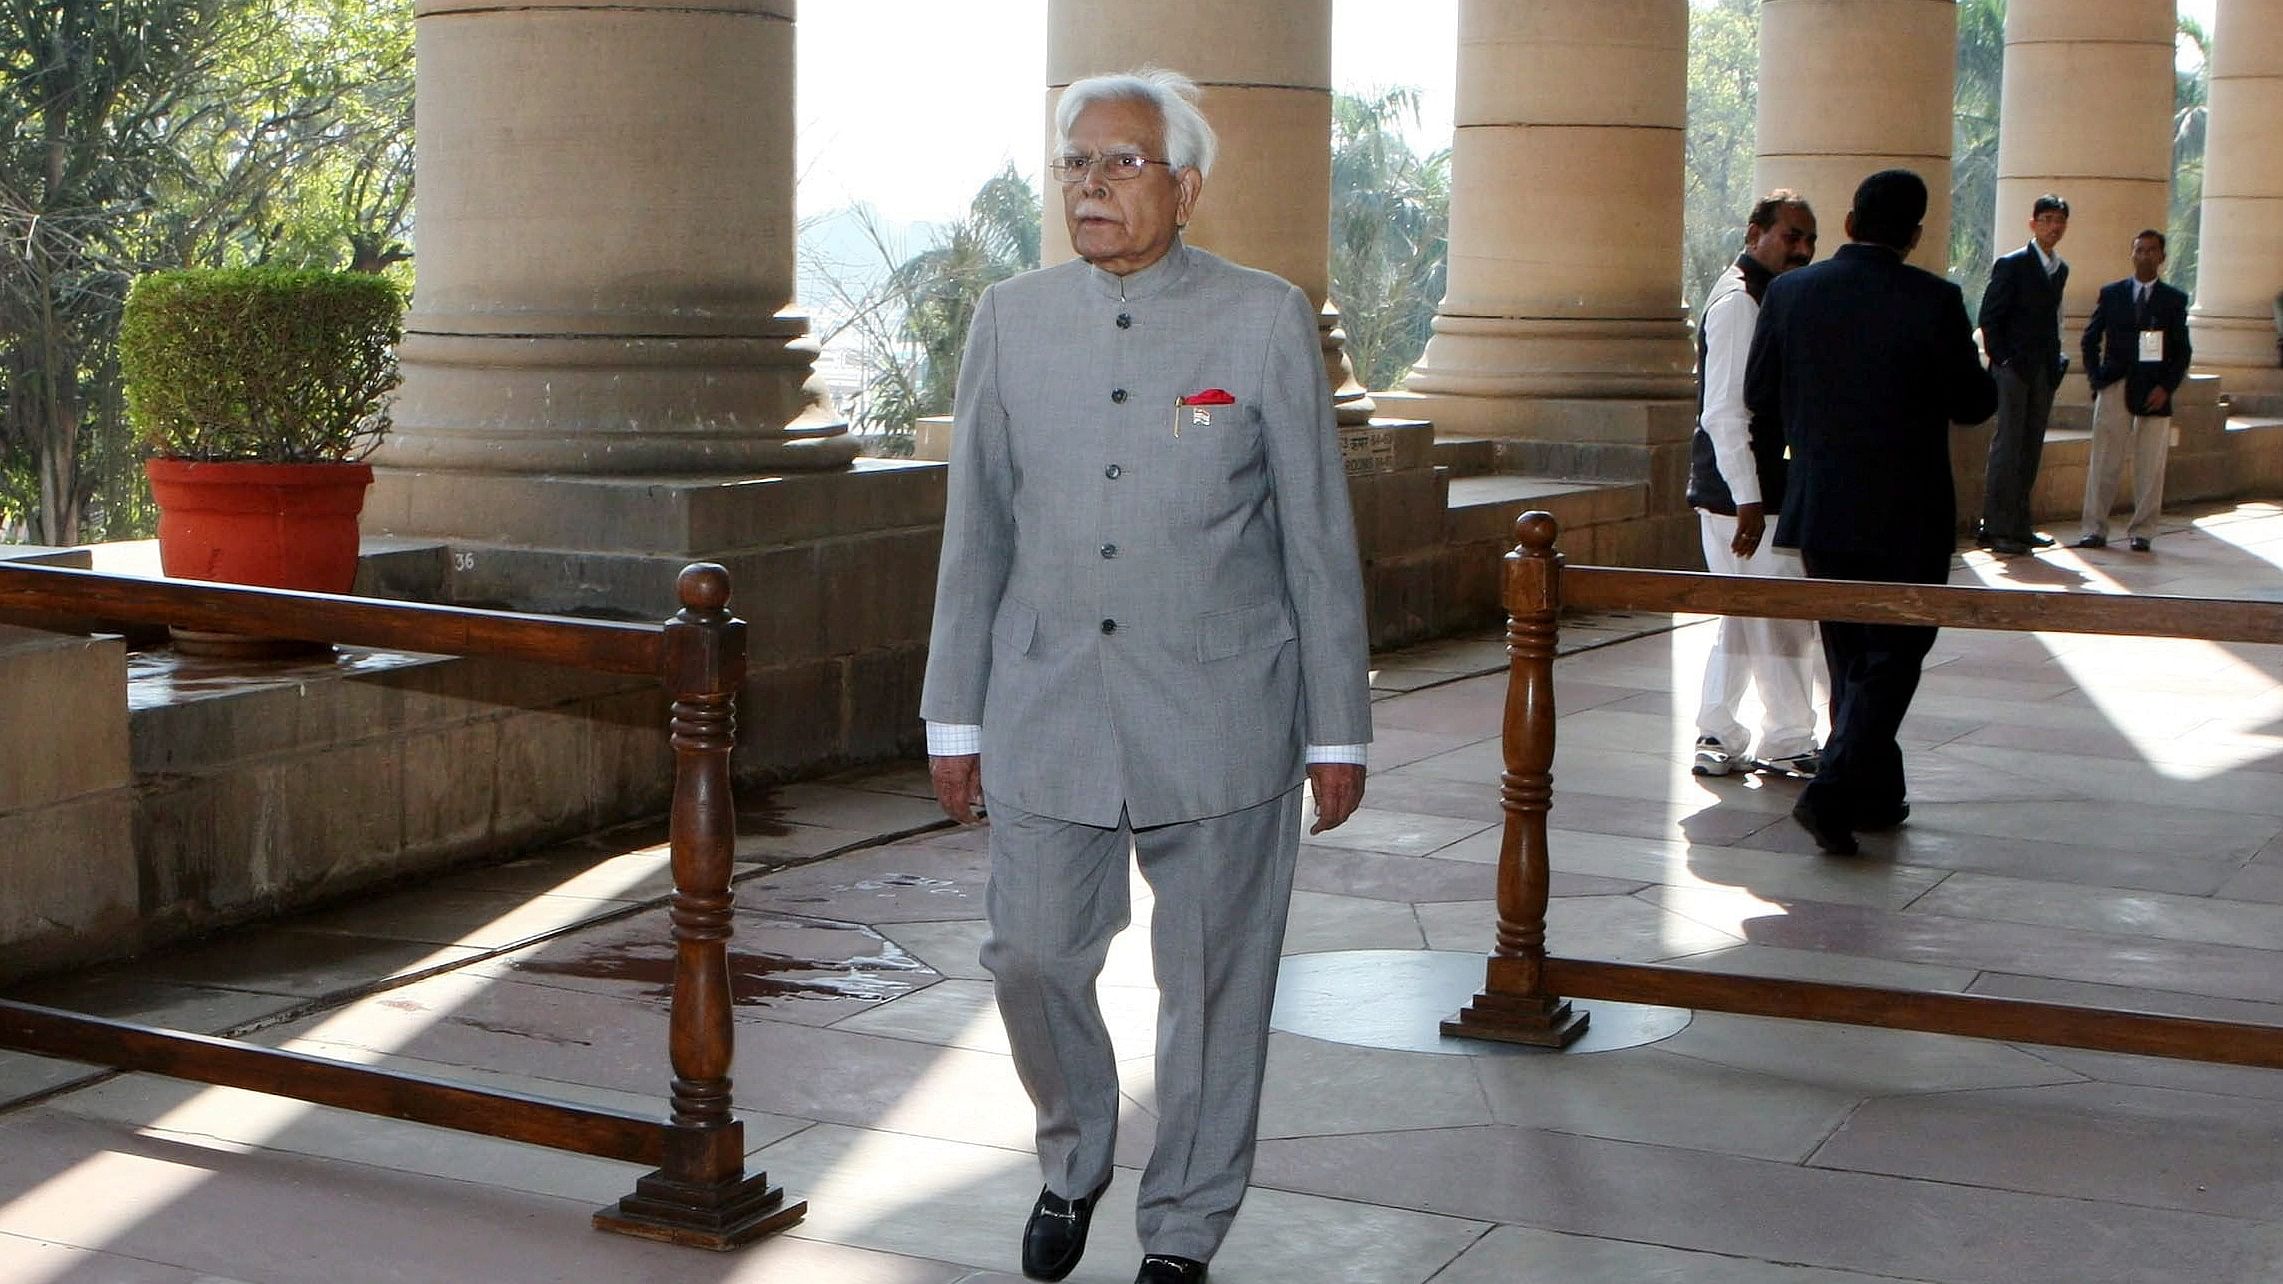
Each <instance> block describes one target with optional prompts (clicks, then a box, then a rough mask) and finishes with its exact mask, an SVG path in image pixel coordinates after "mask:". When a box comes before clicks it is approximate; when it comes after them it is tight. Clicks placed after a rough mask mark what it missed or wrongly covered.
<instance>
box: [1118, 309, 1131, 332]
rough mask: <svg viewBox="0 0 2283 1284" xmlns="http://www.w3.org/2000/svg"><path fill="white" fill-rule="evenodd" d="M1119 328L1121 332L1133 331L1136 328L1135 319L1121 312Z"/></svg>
mask: <svg viewBox="0 0 2283 1284" xmlns="http://www.w3.org/2000/svg"><path fill="white" fill-rule="evenodd" d="M1118 328H1119V329H1120V330H1131V329H1133V328H1134V319H1133V317H1131V316H1130V315H1128V314H1126V313H1124V312H1120V313H1119V314H1118Z"/></svg>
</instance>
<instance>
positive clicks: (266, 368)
mask: <svg viewBox="0 0 2283 1284" xmlns="http://www.w3.org/2000/svg"><path fill="white" fill-rule="evenodd" d="M403 333H404V294H403V291H402V290H401V289H400V288H399V287H398V286H397V285H396V284H395V283H394V282H391V281H389V280H387V279H385V278H382V277H378V276H373V275H370V274H367V273H362V272H321V271H306V270H287V269H280V268H229V269H220V270H214V269H186V270H181V271H173V272H154V273H152V274H150V275H148V276H145V277H142V278H141V279H139V280H137V281H136V282H135V288H134V290H133V291H132V292H131V293H130V294H129V295H128V296H127V306H126V310H125V312H124V313H123V314H122V315H121V318H120V323H119V366H120V371H121V373H122V375H123V376H124V377H125V382H126V391H127V413H128V416H129V417H130V418H131V419H132V420H133V422H134V425H135V429H136V431H137V432H138V433H140V434H141V436H142V438H143V441H144V442H145V443H146V444H147V445H148V446H149V447H150V448H151V451H152V453H154V454H159V455H166V456H171V457H173V458H177V459H213V460H223V459H233V460H246V461H254V462H260V463H271V464H300V463H325V462H333V461H340V460H353V459H361V458H363V457H364V455H365V454H366V453H367V452H369V451H370V450H371V449H372V448H373V447H374V446H375V445H378V444H379V442H380V439H381V436H382V434H384V433H386V432H387V431H388V428H389V401H390V394H391V393H392V392H394V391H395V389H396V386H397V384H398V383H399V382H400V377H399V375H398V374H397V369H396V343H397V340H398V339H399V338H401V337H402V336H403Z"/></svg>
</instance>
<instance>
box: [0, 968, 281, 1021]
mask: <svg viewBox="0 0 2283 1284" xmlns="http://www.w3.org/2000/svg"><path fill="white" fill-rule="evenodd" d="M136 966H137V964H136V962H135V961H134V960H129V961H127V962H125V963H121V964H117V965H114V966H112V967H106V968H98V969H96V970H94V971H91V972H81V973H77V974H74V975H65V976H60V977H50V978H47V979H45V980H40V981H31V982H26V983H24V984H22V985H18V986H14V987H11V988H10V989H9V990H7V991H6V997H7V998H11V999H15V1000H17V1001H19V1002H23V1003H37V1004H40V1005H41V1006H43V1007H50V1008H62V1009H64V1010H65V1011H67V1012H85V1013H87V1014H88V1015H90V1016H100V1017H110V1018H112V1019H113V1020H117V1021H132V1022H134V1023H136V1024H137V1025H151V1026H158V1027H159V1028H161V1029H167V1030H188V1031H190V1032H192V1033H194V1034H220V1033H221V1032H222V1031H224V1030H228V1029H230V1028H232V1027H234V1026H238V1025H243V1024H245V1023H246V1022H249V1021H257V1020H260V1019H261V1018H263V1017H266V1016H270V1015H272V1014H274V1013H278V1012H283V1011H285V1010H286V1009H288V1008H292V1007H295V1006H298V1005H299V1004H300V1003H302V1002H303V1000H301V999H299V998H295V997H292V996H288V995H280V994H256V993H253V992H251V991H248V990H222V989H208V988H205V987H201V986H190V985H168V984H164V983H162V982H155V981H150V980H147V979H145V978H143V977H141V976H139V975H137V973H136V970H135V969H136Z"/></svg>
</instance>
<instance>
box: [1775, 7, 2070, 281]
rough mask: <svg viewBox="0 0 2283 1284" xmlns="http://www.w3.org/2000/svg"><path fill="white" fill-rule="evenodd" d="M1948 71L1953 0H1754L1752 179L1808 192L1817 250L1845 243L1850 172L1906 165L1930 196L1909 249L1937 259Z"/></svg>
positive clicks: (1943, 209)
mask: <svg viewBox="0 0 2283 1284" xmlns="http://www.w3.org/2000/svg"><path fill="white" fill-rule="evenodd" d="M2072 2H2073V0H2059V3H2064V4H2065V3H2072ZM1957 78H1958V6H1957V3H1956V0H1763V2H1762V4H1761V6H1760V111H1759V163H1758V165H1757V166H1755V167H1754V171H1753V173H1754V178H1753V183H1754V185H1755V186H1756V187H1757V188H1758V189H1759V190H1760V191H1763V192H1765V191H1767V190H1769V189H1770V188H1775V187H1789V188H1791V189H1792V190H1794V191H1797V192H1800V193H1801V194H1803V195H1805V196H1806V197H1807V199H1808V202H1809V204H1811V205H1813V206H1815V214H1816V220H1817V222H1818V223H1819V224H1820V226H1821V228H1822V236H1823V244H1822V247H1821V248H1820V249H1818V251H1817V257H1819V258H1820V257H1823V256H1825V255H1828V254H1829V253H1830V251H1831V250H1833V249H1835V248H1837V247H1838V246H1840V245H1843V244H1845V243H1846V240H1847V233H1846V217H1847V210H1848V207H1849V206H1850V205H1852V204H1853V203H1854V198H1855V186H1856V184H1858V183H1860V182H1862V181H1863V179H1864V178H1865V177H1867V176H1869V175H1871V174H1873V173H1876V172H1878V171H1879V170H1882V169H1908V170H1914V171H1916V172H1917V174H1918V176H1919V177H1921V178H1923V179H1925V180H1926V190H1927V195H1928V198H1929V199H1928V203H1927V210H1926V225H1925V226H1926V230H1925V232H1924V234H1923V235H1921V236H1920V238H1919V243H1918V248H1917V249H1916V250H1914V251H1912V252H1911V256H1910V261H1911V262H1912V263H1914V264H1916V265H1917V266H1919V267H1922V268H1925V269H1926V270H1928V271H1930V272H1940V271H1942V270H1944V269H1945V268H1947V267H1948V266H1949V265H1950V142H1951V131H1952V128H1953V122H1952V116H1953V113H1954V110H1955V109H1954V107H1953V105H1952V97H1953V95H1954V93H1955V90H1956V85H1957ZM2055 97H2056V98H2057V99H2058V100H2060V101H2061V102H2064V103H2068V104H2074V103H2076V102H2077V101H2078V100H2079V99H2081V98H2083V97H2086V95H2085V94H2081V93H2074V92H2070V91H2069V90H2067V89H2057V90H2056V91H2055ZM2024 239H2025V240H2026V239H2027V237H2026V234H2025V236H2024ZM1968 303H1969V306H1971V303H1972V300H1969V301H1968Z"/></svg>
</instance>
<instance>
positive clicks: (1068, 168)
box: [1046, 152, 1173, 184]
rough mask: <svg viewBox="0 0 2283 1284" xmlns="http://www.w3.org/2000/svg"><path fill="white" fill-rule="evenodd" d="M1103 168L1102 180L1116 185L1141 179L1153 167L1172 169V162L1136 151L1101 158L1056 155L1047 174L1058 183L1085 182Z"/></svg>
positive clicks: (1047, 165) (1047, 169) (1047, 167)
mask: <svg viewBox="0 0 2283 1284" xmlns="http://www.w3.org/2000/svg"><path fill="white" fill-rule="evenodd" d="M1097 165H1099V166H1101V167H1102V177H1104V178H1106V179H1108V180H1110V181H1111V182H1113V183H1123V182H1125V181H1126V180H1128V179H1133V178H1139V177H1141V172H1142V171H1143V170H1145V169H1147V168H1149V167H1150V166H1152V165H1163V166H1165V167H1166V168H1167V169H1171V168H1173V162H1172V161H1163V160H1156V159H1154V158H1152V157H1148V156H1143V155H1140V154H1138V153H1135V152H1105V153H1103V154H1102V155H1100V156H1080V155H1078V154H1077V153H1075V152H1073V153H1071V154H1069V155H1067V156H1057V157H1055V158H1054V159H1053V160H1050V161H1048V162H1047V163H1046V172H1047V174H1048V175H1050V176H1051V177H1052V178H1053V179H1054V181H1055V182H1058V183H1065V184H1068V183H1082V182H1084V181H1086V175H1087V173H1088V171H1090V170H1092V169H1093V168H1094V167H1095V166H1097Z"/></svg>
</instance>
